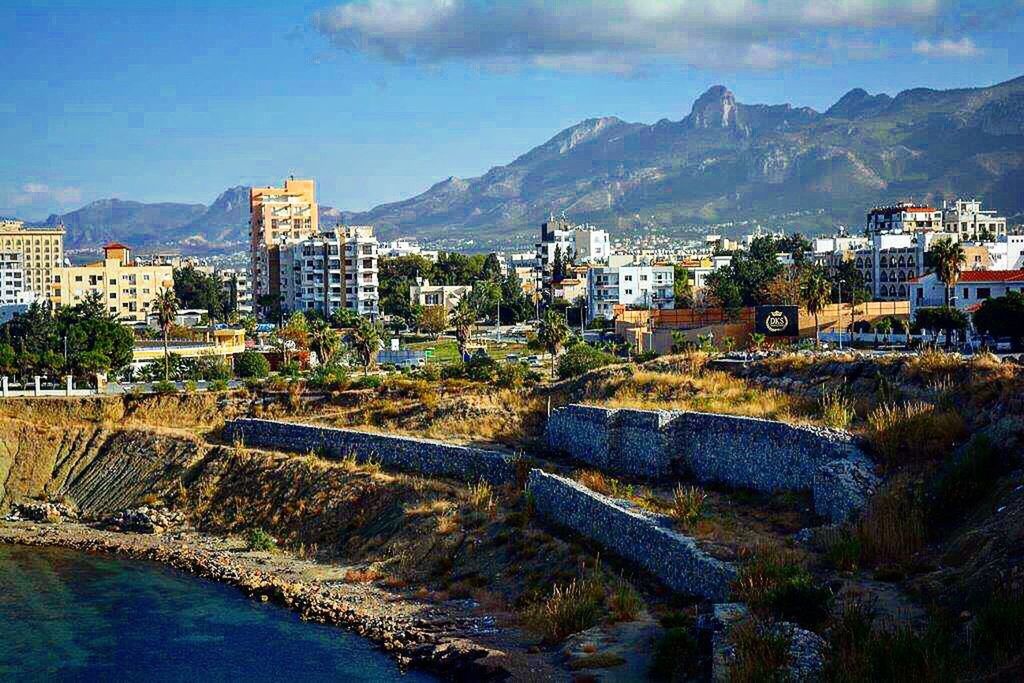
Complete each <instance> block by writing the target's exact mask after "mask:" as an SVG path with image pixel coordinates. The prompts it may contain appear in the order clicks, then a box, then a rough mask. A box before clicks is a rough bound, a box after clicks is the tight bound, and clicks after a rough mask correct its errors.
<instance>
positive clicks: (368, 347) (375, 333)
mask: <svg viewBox="0 0 1024 683" xmlns="http://www.w3.org/2000/svg"><path fill="white" fill-rule="evenodd" d="M380 343H381V329H380V326H379V325H378V324H377V323H375V322H373V321H372V320H370V319H369V318H363V317H360V318H359V319H358V320H357V321H356V324H355V326H354V327H353V328H352V348H353V349H355V351H356V354H358V356H359V360H360V362H362V364H363V374H364V375H366V374H368V373H369V371H370V365H371V364H372V363H373V354H374V353H376V352H377V351H379V350H380Z"/></svg>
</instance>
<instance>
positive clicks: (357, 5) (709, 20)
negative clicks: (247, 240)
mask: <svg viewBox="0 0 1024 683" xmlns="http://www.w3.org/2000/svg"><path fill="white" fill-rule="evenodd" d="M942 1H943V0H889V1H885V0H711V1H706V2H704V1H698V0H688V1H683V0H591V1H590V2H582V1H580V2H576V1H573V0H558V1H557V2H556V1H554V0H516V1H515V2H505V1H502V0H496V1H494V2H485V0H354V1H352V2H348V3H345V4H341V5H338V6H336V7H334V8H331V9H328V10H324V11H321V12H318V13H317V14H316V15H314V18H313V21H314V25H315V26H316V27H317V29H318V30H319V31H320V32H321V33H323V34H324V35H325V36H327V37H328V38H330V39H331V40H332V41H333V42H334V43H335V44H336V45H338V46H340V47H343V48H346V49H351V50H356V51H359V52H364V53H369V54H374V55H377V56H381V57H383V58H386V59H390V60H394V61H415V62H424V63H439V62H444V61H450V60H463V61H469V60H471V61H475V62H480V63H484V64H488V63H497V64H501V65H505V66H507V64H508V63H509V62H510V61H512V62H517V63H520V64H532V65H535V66H539V67H542V68H550V69H559V70H570V71H588V72H592V71H604V72H609V73H614V74H628V73H632V72H633V71H634V70H635V69H636V68H638V67H641V66H643V65H647V64H651V63H654V62H663V61H669V62H673V63H682V64H687V65H691V66H696V67H726V68H742V69H775V68H778V67H780V66H784V65H786V64H789V63H793V62H805V61H810V62H818V61H822V60H823V54H822V53H823V52H827V51H828V49H829V48H828V41H827V40H820V38H821V37H823V35H824V36H829V35H833V34H837V33H838V34H848V33H858V32H864V31H870V30H873V29H883V28H886V27H889V26H893V25H900V26H902V27H904V28H906V27H914V26H923V25H924V24H925V23H927V22H928V21H930V20H933V19H935V18H936V17H937V16H938V15H939V13H940V11H941V9H942V7H941V2H942Z"/></svg>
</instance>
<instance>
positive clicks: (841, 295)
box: [838, 280, 853, 351]
mask: <svg viewBox="0 0 1024 683" xmlns="http://www.w3.org/2000/svg"><path fill="white" fill-rule="evenodd" d="M844 282H846V280H840V281H839V283H838V284H839V350H840V351H842V350H843V283H844ZM852 341H853V340H852V339H851V343H852Z"/></svg>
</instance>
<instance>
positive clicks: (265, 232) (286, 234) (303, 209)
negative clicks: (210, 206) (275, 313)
mask: <svg viewBox="0 0 1024 683" xmlns="http://www.w3.org/2000/svg"><path fill="white" fill-rule="evenodd" d="M319 233H320V213H319V210H318V209H317V205H316V182H315V181H313V180H296V179H295V178H289V179H288V180H285V181H284V187H254V188H252V189H251V190H250V191H249V239H250V259H251V268H252V290H253V298H254V300H256V301H258V300H259V299H260V297H262V296H265V295H267V294H272V295H274V296H280V293H281V282H280V255H279V253H278V248H279V247H280V246H281V245H282V244H287V243H288V242H293V241H296V240H301V239H305V238H306V237H311V236H313V235H317V234H319Z"/></svg>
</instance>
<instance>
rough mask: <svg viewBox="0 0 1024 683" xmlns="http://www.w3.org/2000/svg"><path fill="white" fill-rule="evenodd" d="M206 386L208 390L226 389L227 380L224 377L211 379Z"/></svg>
mask: <svg viewBox="0 0 1024 683" xmlns="http://www.w3.org/2000/svg"><path fill="white" fill-rule="evenodd" d="M207 388H208V389H209V390H210V391H227V389H228V382H227V380H225V379H215V380H211V381H210V383H209V384H208V385H207Z"/></svg>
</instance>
